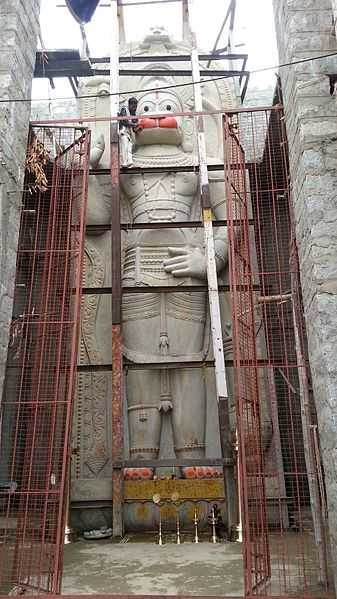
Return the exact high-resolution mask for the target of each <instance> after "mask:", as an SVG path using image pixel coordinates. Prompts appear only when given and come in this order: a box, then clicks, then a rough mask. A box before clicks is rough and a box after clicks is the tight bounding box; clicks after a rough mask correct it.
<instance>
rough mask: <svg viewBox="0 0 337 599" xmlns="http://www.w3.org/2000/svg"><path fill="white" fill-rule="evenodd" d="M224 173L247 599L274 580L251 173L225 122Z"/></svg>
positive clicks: (228, 124) (228, 122)
mask: <svg viewBox="0 0 337 599" xmlns="http://www.w3.org/2000/svg"><path fill="white" fill-rule="evenodd" d="M224 167H225V187H226V197H227V218H228V238H229V270H230V289H231V301H232V326H233V352H234V377H235V401H236V414H237V432H238V455H239V460H238V472H239V488H240V496H241V514H242V529H243V543H244V561H245V564H244V571H245V590H246V593H247V594H252V593H253V591H254V590H256V589H258V588H261V586H262V585H264V584H265V583H266V582H267V581H268V579H269V576H270V556H269V548H268V534H267V518H266V498H265V483H264V472H263V467H264V466H263V452H262V442H261V429H260V402H259V386H258V378H257V369H256V366H257V352H256V345H255V342H256V331H255V313H254V308H255V306H254V303H255V302H254V295H253V287H254V280H253V276H254V275H253V270H252V264H251V255H250V231H249V206H248V196H247V190H246V188H247V182H246V177H247V171H246V164H245V155H244V151H243V148H242V146H241V145H240V143H239V140H238V138H237V137H236V135H235V129H234V127H233V125H232V123H231V122H230V121H229V119H228V118H227V117H226V116H225V117H224Z"/></svg>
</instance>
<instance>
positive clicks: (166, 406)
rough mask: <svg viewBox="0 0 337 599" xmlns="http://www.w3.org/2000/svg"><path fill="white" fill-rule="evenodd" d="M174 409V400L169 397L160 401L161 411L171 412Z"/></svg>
mask: <svg viewBox="0 0 337 599" xmlns="http://www.w3.org/2000/svg"><path fill="white" fill-rule="evenodd" d="M172 409H173V404H172V401H169V400H167V399H164V400H163V401H161V402H160V404H159V408H158V410H159V412H164V414H167V412H170V411H171V410H172Z"/></svg>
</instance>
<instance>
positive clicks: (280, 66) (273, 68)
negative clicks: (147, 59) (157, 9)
mask: <svg viewBox="0 0 337 599" xmlns="http://www.w3.org/2000/svg"><path fill="white" fill-rule="evenodd" d="M331 56H337V52H331V53H330V54H321V55H320V56H312V57H309V58H301V59H299V60H294V61H292V62H284V63H282V64H278V65H274V66H270V67H263V68H260V69H253V70H252V71H249V74H256V73H263V72H265V71H277V70H278V69H283V68H285V67H291V66H293V65H297V64H303V63H305V62H312V61H316V60H323V59H324V58H330V57H331ZM97 70H99V69H97ZM141 73H142V71H141V69H140V70H139V74H141ZM163 74H164V75H169V74H170V72H169V71H167V72H165V73H163ZM95 75H99V73H97V72H96V74H95ZM240 75H241V73H238V74H237V75H222V76H221V77H211V78H209V79H201V80H200V83H199V82H198V83H194V82H193V81H189V82H186V83H176V84H172V85H164V86H162V87H149V88H144V89H134V90H128V92H127V93H128V95H131V94H137V93H140V92H141V93H144V92H153V91H164V90H167V89H172V88H174V89H177V88H181V87H187V86H189V85H200V84H201V85H204V84H205V83H216V82H217V81H222V80H224V79H231V78H233V77H239V76H240ZM125 93H126V92H124V94H123V92H119V93H118V92H114V93H110V92H107V93H106V94H105V95H106V97H109V96H122V95H125ZM97 97H100V94H85V95H83V96H78V97H77V98H76V99H77V100H82V99H83V100H85V99H87V98H97ZM73 99H74V98H73V97H72V96H65V97H59V98H51V100H52V101H54V102H59V101H66V100H73ZM49 101H50V100H49V98H5V99H4V98H3V99H0V104H4V103H9V102H13V103H14V102H15V103H21V102H49Z"/></svg>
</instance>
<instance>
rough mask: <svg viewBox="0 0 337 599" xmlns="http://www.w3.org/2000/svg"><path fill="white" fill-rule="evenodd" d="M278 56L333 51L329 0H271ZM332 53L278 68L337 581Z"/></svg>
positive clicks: (336, 148)
mask: <svg viewBox="0 0 337 599" xmlns="http://www.w3.org/2000/svg"><path fill="white" fill-rule="evenodd" d="M273 2H274V13H275V21H276V31H277V38H278V47H279V53H280V62H281V63H283V62H289V61H295V60H299V59H303V58H308V57H312V56H319V55H323V54H328V53H332V52H337V43H336V36H335V30H334V27H333V20H332V14H333V13H332V6H331V0H319V2H318V1H317V0H273ZM327 73H337V57H336V56H333V57H330V58H326V59H323V60H322V59H320V60H316V61H309V62H306V63H302V64H298V65H296V66H293V67H290V68H288V67H286V68H282V69H280V74H281V80H282V88H283V94H284V105H285V116H286V126H287V134H288V140H289V152H290V170H291V178H292V188H293V201H294V210H295V220H296V235H297V242H298V249H299V256H300V268H301V281H302V288H303V298H304V310H305V318H306V324H307V333H308V342H309V357H310V365H311V370H312V376H313V387H314V394H315V402H316V408H317V414H318V421H319V430H320V440H321V449H322V457H323V463H324V469H325V478H326V487H327V495H328V507H329V532H330V540H331V545H332V551H331V554H332V559H333V560H334V564H333V572H334V574H335V577H336V579H335V584H336V587H337V360H336V354H337V333H336V332H337V106H336V98H335V97H332V96H330V95H329V80H328V77H327Z"/></svg>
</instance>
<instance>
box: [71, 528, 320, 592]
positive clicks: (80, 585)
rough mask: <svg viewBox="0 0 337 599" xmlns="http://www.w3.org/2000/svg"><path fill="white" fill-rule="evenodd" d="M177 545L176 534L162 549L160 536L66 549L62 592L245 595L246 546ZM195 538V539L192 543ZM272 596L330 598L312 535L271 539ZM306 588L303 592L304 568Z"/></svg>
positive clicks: (87, 543) (83, 543)
mask: <svg viewBox="0 0 337 599" xmlns="http://www.w3.org/2000/svg"><path fill="white" fill-rule="evenodd" d="M187 539H188V537H186V535H185V542H183V543H182V544H181V545H176V544H175V542H174V540H175V539H174V535H171V538H170V537H167V536H166V538H165V540H166V541H167V542H166V544H165V545H163V546H162V547H160V546H159V545H157V544H156V543H155V538H154V537H152V538H151V536H149V537H148V538H146V537H145V538H144V536H142V537H137V536H134V535H130V536H129V537H127V538H126V539H123V540H122V541H121V542H118V543H114V542H111V540H100V541H97V540H96V541H94V540H91V541H85V540H84V539H82V538H81V539H80V540H79V541H78V542H76V543H72V544H70V545H66V546H65V560H64V571H63V586H62V593H63V594H64V595H66V594H69V595H71V594H73V595H83V594H87V595H94V594H123V595H136V594H139V595H140V594H141V595H220V596H230V597H242V596H243V562H242V545H241V544H240V543H227V542H224V543H219V544H216V545H213V544H211V543H210V542H209V541H208V536H207V538H206V539H205V542H201V543H199V544H197V545H196V544H194V543H192V542H188V541H187ZM191 540H192V539H191ZM269 540H270V551H271V569H272V576H271V582H270V583H269V585H268V591H267V592H268V593H270V595H272V594H274V595H284V596H289V597H290V596H291V597H296V596H299V595H302V596H303V594H305V595H306V596H308V597H320V599H323V598H325V597H326V596H327V595H326V593H325V591H324V590H323V589H322V588H321V587H319V586H318V585H317V561H316V551H315V549H314V544H313V537H312V534H310V533H308V534H305V535H304V537H302V538H301V537H300V536H299V535H298V534H296V533H285V534H283V535H282V536H281V535H277V534H276V535H270V538H269ZM304 563H305V578H306V590H305V593H303V591H304V588H303V584H304V578H303V564H304Z"/></svg>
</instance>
